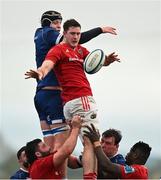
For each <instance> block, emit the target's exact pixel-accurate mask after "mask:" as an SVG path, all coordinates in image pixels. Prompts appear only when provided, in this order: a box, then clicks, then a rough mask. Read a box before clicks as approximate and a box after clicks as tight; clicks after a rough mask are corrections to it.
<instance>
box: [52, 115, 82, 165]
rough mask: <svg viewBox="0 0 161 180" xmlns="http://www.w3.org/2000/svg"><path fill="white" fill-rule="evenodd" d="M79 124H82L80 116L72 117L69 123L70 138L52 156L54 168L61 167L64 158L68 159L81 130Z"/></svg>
mask: <svg viewBox="0 0 161 180" xmlns="http://www.w3.org/2000/svg"><path fill="white" fill-rule="evenodd" d="M81 123H82V120H81V117H80V116H78V115H76V116H74V117H73V119H72V121H71V125H72V130H71V133H70V136H69V137H68V139H67V140H66V141H65V143H64V144H63V146H62V147H61V148H60V149H58V151H57V152H56V153H55V155H54V156H53V161H54V166H55V167H56V168H57V167H59V166H60V165H62V164H63V163H64V161H65V160H66V158H68V157H69V155H70V154H71V153H72V152H73V150H74V148H75V146H76V144H77V138H78V135H79V130H80V128H81Z"/></svg>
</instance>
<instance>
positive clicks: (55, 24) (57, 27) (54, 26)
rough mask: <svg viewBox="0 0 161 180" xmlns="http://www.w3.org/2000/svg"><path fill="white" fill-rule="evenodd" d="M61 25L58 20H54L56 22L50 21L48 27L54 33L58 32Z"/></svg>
mask: <svg viewBox="0 0 161 180" xmlns="http://www.w3.org/2000/svg"><path fill="white" fill-rule="evenodd" d="M61 23H62V21H61V20H60V19H56V20H54V21H52V23H51V24H50V27H52V28H53V29H55V30H56V31H60V30H61Z"/></svg>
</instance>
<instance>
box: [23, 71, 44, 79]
mask: <svg viewBox="0 0 161 180" xmlns="http://www.w3.org/2000/svg"><path fill="white" fill-rule="evenodd" d="M25 76H26V77H25V79H29V78H34V79H37V80H42V78H43V74H42V73H40V72H38V71H34V70H32V69H30V70H29V71H27V72H26V73H25Z"/></svg>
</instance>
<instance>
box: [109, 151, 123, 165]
mask: <svg viewBox="0 0 161 180" xmlns="http://www.w3.org/2000/svg"><path fill="white" fill-rule="evenodd" d="M110 161H111V162H112V163H116V164H121V165H124V166H125V158H124V157H123V155H122V154H117V155H116V156H114V157H112V158H110Z"/></svg>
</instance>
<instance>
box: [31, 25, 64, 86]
mask: <svg viewBox="0 0 161 180" xmlns="http://www.w3.org/2000/svg"><path fill="white" fill-rule="evenodd" d="M61 37H62V34H60V33H59V32H58V31H56V30H54V29H53V28H51V27H48V26H46V27H43V28H38V29H37V30H36V32H35V36H34V42H35V48H36V65H37V68H39V67H40V66H41V65H42V63H43V61H44V59H45V56H46V54H47V52H48V51H49V50H50V48H51V47H52V46H55V45H56V44H58V43H59V41H60V39H61ZM44 86H59V83H58V81H57V78H56V76H55V73H54V72H53V71H51V72H49V73H48V75H47V76H46V77H45V78H44V79H43V80H41V81H38V87H39V88H40V87H44Z"/></svg>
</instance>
